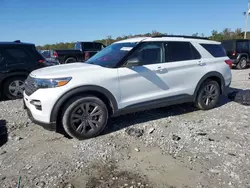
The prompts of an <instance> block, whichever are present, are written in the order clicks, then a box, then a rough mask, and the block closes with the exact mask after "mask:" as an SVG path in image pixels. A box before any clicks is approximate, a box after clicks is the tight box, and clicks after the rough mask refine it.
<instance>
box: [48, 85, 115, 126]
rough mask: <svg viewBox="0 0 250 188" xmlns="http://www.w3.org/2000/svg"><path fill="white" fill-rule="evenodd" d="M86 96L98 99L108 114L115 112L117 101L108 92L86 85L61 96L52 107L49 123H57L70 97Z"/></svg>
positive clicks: (101, 88)
mask: <svg viewBox="0 0 250 188" xmlns="http://www.w3.org/2000/svg"><path fill="white" fill-rule="evenodd" d="M86 94H89V95H93V96H96V97H98V98H100V99H101V100H102V101H103V102H104V103H105V104H106V105H107V108H108V110H109V113H110V114H113V113H114V112H115V111H117V109H118V105H117V101H116V99H115V97H114V95H113V94H112V93H111V92H110V91H108V90H107V89H105V88H103V87H100V86H95V85H87V86H81V87H77V88H74V89H72V90H70V91H68V92H66V93H65V94H63V95H62V96H61V97H60V98H59V99H58V100H57V101H56V103H55V105H54V106H53V109H52V111H51V115H50V122H57V120H58V117H60V115H61V113H62V110H63V107H64V105H65V104H66V102H67V101H68V100H70V99H71V98H72V97H76V96H79V95H86Z"/></svg>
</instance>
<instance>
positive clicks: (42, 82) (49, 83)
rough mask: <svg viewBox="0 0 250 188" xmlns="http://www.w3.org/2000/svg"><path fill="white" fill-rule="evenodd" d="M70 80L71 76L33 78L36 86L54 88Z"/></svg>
mask: <svg viewBox="0 0 250 188" xmlns="http://www.w3.org/2000/svg"><path fill="white" fill-rule="evenodd" d="M70 80H71V77H67V78H54V79H42V78H35V86H36V87H37V88H54V87H60V86H64V85H66V84H67V83H68V82H69V81H70Z"/></svg>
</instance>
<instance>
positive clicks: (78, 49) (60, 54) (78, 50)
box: [53, 42, 105, 64]
mask: <svg viewBox="0 0 250 188" xmlns="http://www.w3.org/2000/svg"><path fill="white" fill-rule="evenodd" d="M103 48H105V46H104V45H103V44H102V43H98V42H76V43H75V48H74V49H72V50H54V51H53V57H54V58H56V59H57V60H58V61H59V62H60V63H61V64H65V63H74V62H84V61H86V60H87V59H89V58H90V57H92V56H93V55H95V54H96V53H97V52H99V51H100V50H102V49H103Z"/></svg>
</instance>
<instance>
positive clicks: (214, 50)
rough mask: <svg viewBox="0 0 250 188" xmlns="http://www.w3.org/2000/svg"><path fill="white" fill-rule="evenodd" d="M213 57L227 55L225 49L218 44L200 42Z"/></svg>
mask: <svg viewBox="0 0 250 188" xmlns="http://www.w3.org/2000/svg"><path fill="white" fill-rule="evenodd" d="M200 45H201V46H202V47H203V48H205V49H206V50H207V51H208V52H209V53H210V54H211V55H212V56H214V57H225V56H227V54H226V51H225V49H224V48H223V47H222V46H221V45H220V44H200Z"/></svg>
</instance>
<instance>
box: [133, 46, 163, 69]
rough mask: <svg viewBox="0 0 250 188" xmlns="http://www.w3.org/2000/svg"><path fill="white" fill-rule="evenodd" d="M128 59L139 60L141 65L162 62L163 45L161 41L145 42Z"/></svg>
mask: <svg viewBox="0 0 250 188" xmlns="http://www.w3.org/2000/svg"><path fill="white" fill-rule="evenodd" d="M128 59H129V60H136V61H138V64H139V65H149V64H156V63H162V62H163V45H162V43H161V42H152V43H144V44H143V45H142V46H141V47H140V48H139V49H138V50H136V51H135V52H134V53H133V54H132V55H131V56H130V57H129V58H128Z"/></svg>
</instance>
